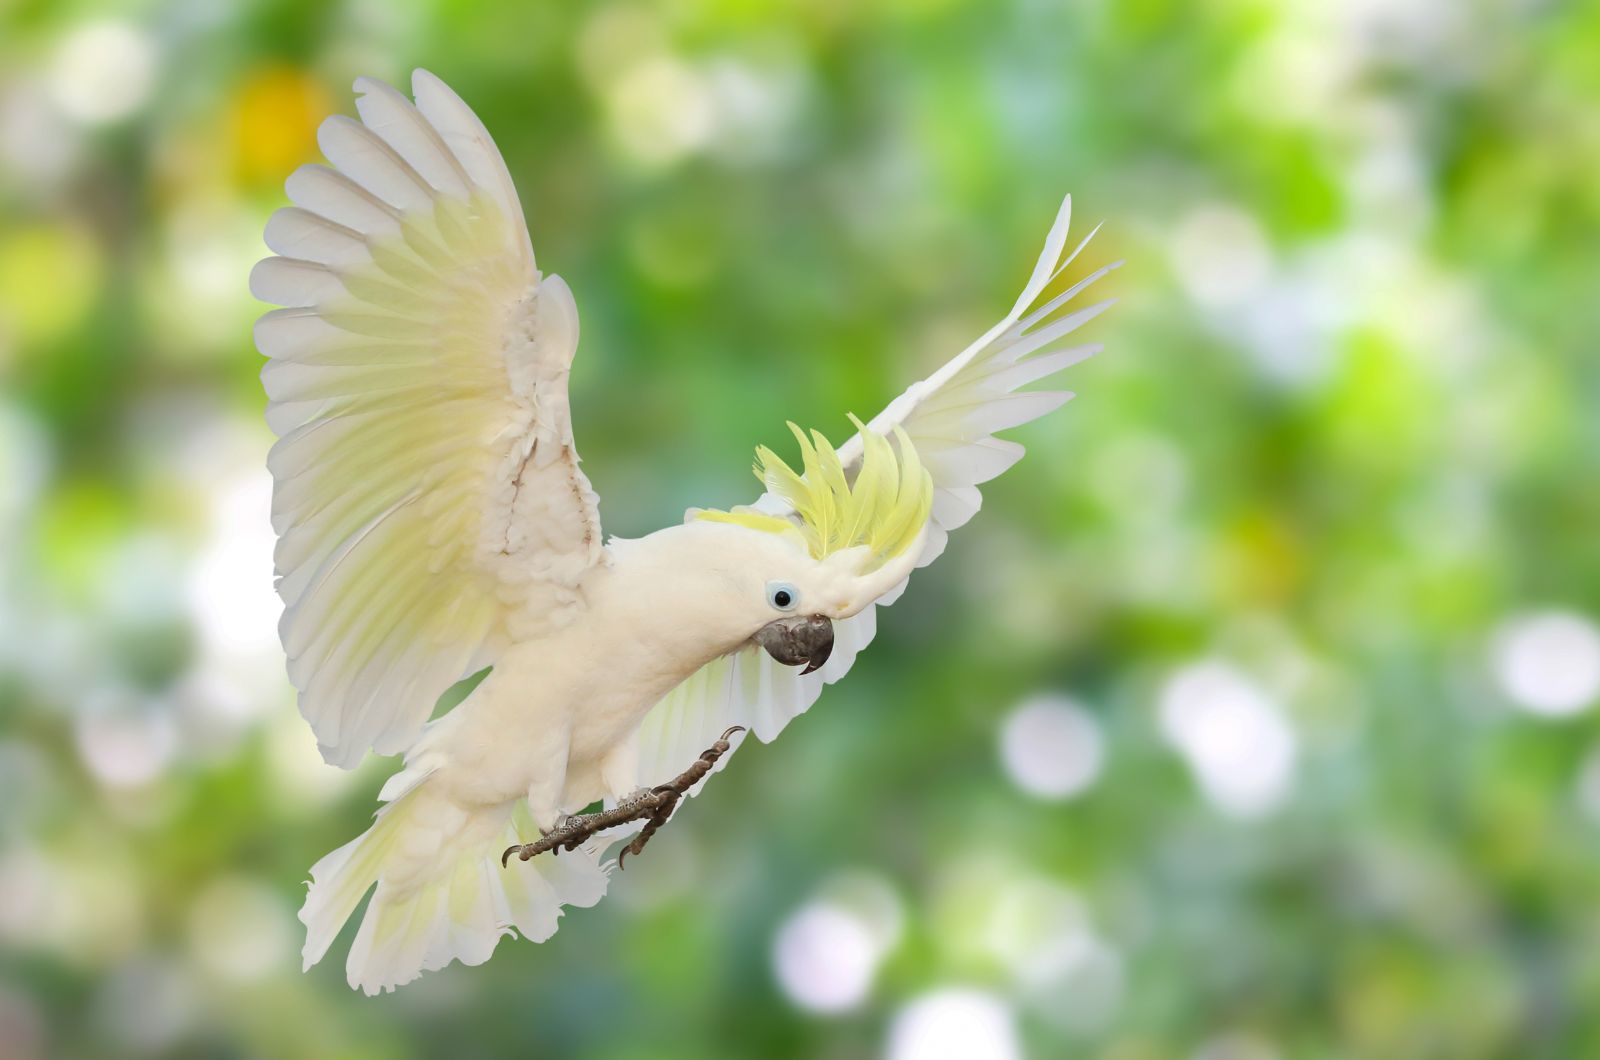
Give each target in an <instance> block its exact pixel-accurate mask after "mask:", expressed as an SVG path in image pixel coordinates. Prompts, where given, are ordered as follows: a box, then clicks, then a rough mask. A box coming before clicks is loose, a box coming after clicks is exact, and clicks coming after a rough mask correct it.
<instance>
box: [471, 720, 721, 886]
mask: <svg viewBox="0 0 1600 1060" xmlns="http://www.w3.org/2000/svg"><path fill="white" fill-rule="evenodd" d="M743 731H744V726H743V725H735V726H733V727H732V728H731V729H729V730H728V731H727V732H725V733H723V734H722V736H721V737H720V738H719V739H718V740H717V742H716V743H714V744H712V745H711V746H710V747H708V748H706V749H705V750H704V751H702V752H701V754H700V757H699V758H696V759H695V760H694V762H692V763H691V764H690V766H689V768H688V769H685V770H684V771H683V772H682V773H679V774H678V775H677V776H676V777H673V778H672V779H671V780H669V781H668V782H667V783H665V784H660V785H657V786H656V787H653V788H650V789H649V790H647V791H640V792H637V793H636V794H633V795H630V796H628V797H627V798H626V799H623V800H622V801H621V802H619V803H617V804H616V805H615V806H613V807H612V808H611V809H609V810H599V811H596V812H595V813H580V814H574V815H572V816H570V817H565V818H562V819H561V820H560V821H558V822H557V823H556V826H555V827H554V828H552V829H550V830H549V831H548V832H544V833H542V834H541V835H540V836H539V838H538V840H536V841H535V842H532V843H523V844H521V845H519V846H511V847H507V848H506V852H505V853H504V854H501V855H500V864H502V865H505V864H508V863H509V862H510V861H511V855H512V854H515V855H517V857H518V858H519V859H520V860H522V861H527V860H528V859H529V858H531V857H534V856H535V855H538V854H543V853H544V852H545V851H547V850H549V851H553V852H554V853H556V854H560V853H561V852H562V851H563V850H576V849H577V848H578V847H580V846H582V845H583V844H584V843H587V842H588V841H589V840H590V839H592V838H594V836H595V835H596V833H599V832H602V831H604V830H605V829H607V828H614V827H616V826H617V825H619V824H629V823H631V822H633V821H643V822H644V823H645V824H644V828H642V829H641V830H640V831H639V834H638V835H636V836H634V837H633V841H632V842H631V843H629V844H628V845H627V846H626V847H624V848H623V850H622V853H620V854H618V855H617V867H618V868H621V867H622V862H623V859H624V858H626V857H627V856H628V855H629V854H635V855H637V854H638V853H639V852H640V851H641V850H643V849H644V846H645V844H646V843H648V842H650V837H651V836H653V835H655V834H656V830H657V829H659V828H660V827H661V826H662V825H664V824H666V823H667V818H669V817H671V816H672V811H673V810H674V809H676V808H677V805H678V802H679V801H680V800H681V799H682V798H683V797H684V796H685V795H687V794H688V793H689V789H690V788H692V787H694V786H695V785H696V784H698V783H699V782H700V780H701V779H702V778H703V777H704V776H705V775H706V774H707V773H709V772H711V767H712V766H714V765H716V764H717V759H719V758H721V757H722V756H723V755H725V754H727V753H728V749H729V748H730V747H732V746H733V745H732V744H730V743H729V742H728V738H729V737H730V736H732V735H733V734H734V733H736V732H743Z"/></svg>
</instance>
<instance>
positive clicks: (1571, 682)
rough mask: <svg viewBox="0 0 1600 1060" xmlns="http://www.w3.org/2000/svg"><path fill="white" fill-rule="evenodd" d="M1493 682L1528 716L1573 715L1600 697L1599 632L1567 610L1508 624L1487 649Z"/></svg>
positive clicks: (1515, 620) (1582, 618)
mask: <svg viewBox="0 0 1600 1060" xmlns="http://www.w3.org/2000/svg"><path fill="white" fill-rule="evenodd" d="M1491 661H1492V665H1493V669H1494V675H1495V679H1496V680H1497V681H1498V682H1499V684H1500V687H1501V689H1502V690H1503V691H1504V692H1505V694H1506V695H1507V696H1509V697H1510V698H1511V701H1512V702H1513V703H1515V704H1516V705H1517V706H1519V707H1521V708H1522V709H1523V710H1526V711H1528V712H1529V713H1530V714H1542V715H1544V716H1546V717H1552V718H1560V717H1567V716H1569V715H1572V714H1576V713H1578V712H1579V711H1582V710H1583V709H1584V708H1586V707H1588V706H1589V705H1590V704H1591V703H1593V702H1594V700H1595V698H1596V696H1600V629H1596V628H1595V624H1594V623H1593V622H1592V621H1590V620H1589V619H1588V618H1586V617H1584V616H1583V615H1580V614H1577V613H1576V612H1571V611H1543V612H1539V613H1536V614H1529V615H1521V616H1518V617H1516V618H1512V619H1510V620H1509V621H1507V622H1506V623H1505V624H1504V625H1503V626H1501V627H1500V629H1499V630H1498V631H1497V632H1496V634H1495V637H1494V645H1493V648H1492V651H1491Z"/></svg>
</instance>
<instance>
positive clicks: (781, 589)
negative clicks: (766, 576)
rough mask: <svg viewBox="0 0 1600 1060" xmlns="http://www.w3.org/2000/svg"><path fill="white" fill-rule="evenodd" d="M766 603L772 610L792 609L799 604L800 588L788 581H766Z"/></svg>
mask: <svg viewBox="0 0 1600 1060" xmlns="http://www.w3.org/2000/svg"><path fill="white" fill-rule="evenodd" d="M767 603H768V604H770V605H771V606H772V609H773V610H774V611H793V610H794V609H795V608H797V607H799V606H800V590H799V589H796V588H795V587H794V586H793V585H790V584H789V583H788V582H768V583H767Z"/></svg>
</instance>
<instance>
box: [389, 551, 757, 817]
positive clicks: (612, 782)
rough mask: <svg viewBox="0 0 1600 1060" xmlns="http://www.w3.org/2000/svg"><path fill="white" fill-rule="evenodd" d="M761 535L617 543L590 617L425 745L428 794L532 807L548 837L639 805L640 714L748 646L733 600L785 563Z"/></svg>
mask: <svg viewBox="0 0 1600 1060" xmlns="http://www.w3.org/2000/svg"><path fill="white" fill-rule="evenodd" d="M767 536H769V535H765V534H763V533H761V532H760V531H756V530H749V529H745V528H743V527H739V526H734V525H730V524H727V523H717V522H709V521H695V522H689V523H685V524H683V525H682V526H671V527H667V528H665V529H663V530H658V531H656V532H655V533H653V534H649V535H647V536H645V537H642V538H639V539H637V540H633V541H616V542H613V544H612V545H611V546H610V547H608V548H607V550H606V560H605V561H603V562H602V563H600V564H598V565H596V566H595V567H594V568H592V569H591V570H590V571H589V572H588V573H587V574H586V576H585V577H584V579H583V581H582V583H581V584H580V592H581V594H582V596H583V599H584V601H585V606H584V608H583V610H582V611H580V612H579V613H577V614H576V615H575V616H574V617H573V618H572V620H571V621H570V622H568V623H567V624H566V625H564V626H562V627H561V628H559V629H556V630H554V631H552V632H550V633H548V634H546V635H544V636H541V637H538V638H535V639H531V640H525V641H521V642H519V643H516V644H513V645H511V646H510V647H508V648H507V649H506V650H505V652H504V654H502V655H501V656H500V657H499V659H498V660H497V661H496V663H495V667H494V670H493V672H491V673H490V674H489V675H488V677H486V678H485V679H484V681H483V682H482V683H481V684H480V685H478V687H477V688H475V689H474V690H473V691H472V693H471V694H470V695H469V696H468V697H467V698H466V699H465V700H464V701H463V702H462V703H461V704H460V705H459V706H457V707H456V708H455V709H454V710H452V711H451V712H450V713H449V714H447V715H445V716H444V717H443V718H441V719H440V720H439V721H437V722H434V723H433V725H432V726H431V727H430V729H429V730H428V731H427V732H426V733H424V735H423V736H422V738H421V739H420V740H419V741H418V743H417V745H416V748H415V750H416V752H417V754H416V755H415V760H416V761H418V762H423V761H429V762H438V763H440V764H439V765H438V766H437V768H436V769H434V770H433V771H432V774H431V780H430V783H432V784H433V786H435V787H436V788H438V789H439V790H440V792H441V793H446V794H448V796H449V797H450V798H451V799H452V800H453V801H455V802H456V803H457V804H458V805H461V806H469V807H470V806H491V805H499V804H501V803H505V802H509V801H514V800H516V799H519V798H523V797H526V798H527V799H528V804H529V809H530V812H531V813H532V816H533V819H534V822H535V823H536V824H538V825H539V827H541V828H545V829H548V828H550V827H552V826H553V825H554V824H555V822H556V819H557V818H558V817H559V816H560V815H562V814H565V813H575V812H577V811H578V810H580V809H582V808H583V807H585V806H588V805H589V804H590V803H593V802H595V801H596V800H599V799H602V798H611V799H618V798H621V797H623V796H625V795H628V794H630V793H632V792H633V791H634V790H635V789H636V788H638V786H639V784H638V780H637V776H636V774H637V769H638V763H637V750H638V748H637V742H636V740H637V735H638V729H639V725H640V723H641V722H643V721H644V718H645V715H646V714H648V713H649V712H650V710H651V708H653V707H654V706H655V705H656V704H658V703H660V702H661V700H662V698H663V697H665V696H666V694H667V693H668V692H671V691H672V690H673V689H674V688H676V687H677V686H678V685H680V684H682V683H683V682H684V681H686V680H687V679H688V678H689V677H690V676H691V675H692V674H694V673H695V672H696V671H698V670H700V669H701V668H702V667H703V666H705V665H706V664H707V663H709V662H711V661H712V660H713V659H716V658H718V657H720V656H723V655H727V654H728V653H729V652H731V651H733V650H735V649H737V648H738V647H739V646H740V645H741V644H743V643H744V642H745V641H747V640H749V639H750V629H749V623H748V621H747V620H746V621H740V620H738V619H737V618H734V619H732V620H731V621H730V618H731V617H732V616H736V615H738V613H739V612H738V609H737V608H730V607H728V606H726V603H725V598H726V597H727V596H729V595H731V594H730V593H729V591H728V587H729V586H736V585H738V583H739V581H740V580H741V575H740V573H739V572H740V570H741V568H743V569H758V570H762V569H765V570H770V569H773V568H772V567H761V566H755V567H753V568H752V567H751V564H760V563H761V562H762V560H763V559H764V558H770V559H772V560H776V561H777V562H778V563H780V564H781V561H782V559H783V556H782V552H783V551H786V549H784V548H782V547H781V546H780V547H779V548H778V549H773V548H763V546H765V545H768V544H769V542H767V541H765V540H764V538H766V537H767ZM763 553H766V554H768V555H767V556H764V555H763ZM746 577H748V576H746ZM766 580H771V579H766ZM507 748H515V749H516V751H515V753H514V754H508V753H507V750H506V749H507Z"/></svg>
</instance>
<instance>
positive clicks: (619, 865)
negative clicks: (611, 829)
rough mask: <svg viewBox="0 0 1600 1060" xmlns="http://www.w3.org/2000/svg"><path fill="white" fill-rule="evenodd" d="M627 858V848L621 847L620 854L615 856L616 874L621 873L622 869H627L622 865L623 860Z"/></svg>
mask: <svg viewBox="0 0 1600 1060" xmlns="http://www.w3.org/2000/svg"><path fill="white" fill-rule="evenodd" d="M627 856H628V847H623V848H622V853H620V854H618V855H617V871H618V872H621V871H622V870H623V869H625V868H627V866H626V865H624V864H623V863H622V862H623V859H624V858H626V857H627Z"/></svg>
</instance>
